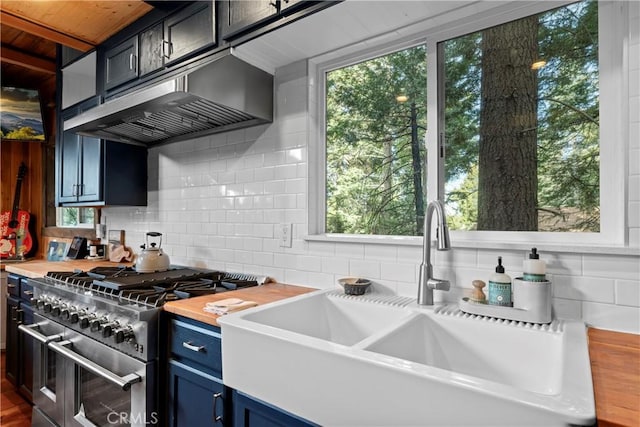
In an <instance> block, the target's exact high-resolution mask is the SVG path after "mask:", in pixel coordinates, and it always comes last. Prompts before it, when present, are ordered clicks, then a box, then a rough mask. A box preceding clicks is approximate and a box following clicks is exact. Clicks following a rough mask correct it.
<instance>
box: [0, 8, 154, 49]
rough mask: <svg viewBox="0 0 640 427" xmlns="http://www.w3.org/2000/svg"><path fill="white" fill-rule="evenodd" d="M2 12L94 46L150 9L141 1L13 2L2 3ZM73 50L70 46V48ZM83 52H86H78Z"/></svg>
mask: <svg viewBox="0 0 640 427" xmlns="http://www.w3.org/2000/svg"><path fill="white" fill-rule="evenodd" d="M0 7H1V10H2V11H3V12H6V13H9V14H11V15H13V16H17V17H23V18H24V19H25V20H27V21H29V22H31V23H34V24H38V25H40V26H42V27H45V28H50V29H54V30H56V31H57V32H59V33H62V34H65V35H68V36H70V37H72V38H74V39H78V40H82V41H84V42H85V43H89V44H92V45H98V44H100V43H102V42H103V41H105V40H106V39H107V38H109V37H110V36H111V35H113V34H115V33H117V32H118V31H119V30H121V29H122V28H124V27H126V26H127V25H129V24H130V23H132V22H133V21H135V20H137V19H138V18H140V17H141V16H143V15H145V14H146V13H147V12H149V11H151V10H152V9H153V6H151V5H149V4H147V3H145V2H144V1H141V0H128V1H105V0H103V1H73V0H72V1H13V0H2V3H1V4H0ZM71 47H73V46H71ZM78 50H82V51H86V50H87V49H78Z"/></svg>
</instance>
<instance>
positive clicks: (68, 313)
mask: <svg viewBox="0 0 640 427" xmlns="http://www.w3.org/2000/svg"><path fill="white" fill-rule="evenodd" d="M73 316H75V319H76V320H75V322H77V321H78V313H77V312H76V311H75V310H74V309H73V308H70V307H66V308H63V309H62V310H61V311H60V317H62V319H63V320H70V321H71V322H72V323H75V322H74V321H73Z"/></svg>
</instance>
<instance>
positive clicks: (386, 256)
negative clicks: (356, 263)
mask: <svg viewBox="0 0 640 427" xmlns="http://www.w3.org/2000/svg"><path fill="white" fill-rule="evenodd" d="M397 257H398V248H397V247H396V246H391V245H377V244H366V245H364V258H365V259H370V260H395V259H397Z"/></svg>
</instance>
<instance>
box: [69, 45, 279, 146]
mask: <svg viewBox="0 0 640 427" xmlns="http://www.w3.org/2000/svg"><path fill="white" fill-rule="evenodd" d="M272 120H273V76H272V75H270V74H269V73H267V72H265V71H262V70H260V69H258V68H256V67H254V66H252V65H250V64H248V63H246V62H244V61H242V60H241V59H239V58H237V57H235V56H233V54H232V51H231V50H229V51H227V53H226V54H223V55H221V56H218V57H216V59H214V60H212V61H210V62H207V63H205V64H204V65H202V66H199V67H197V68H193V69H191V70H189V71H186V72H185V73H184V74H179V75H177V76H176V75H174V76H172V77H171V78H169V79H167V80H163V81H160V82H157V83H155V84H151V85H149V86H147V87H144V88H142V89H138V90H135V91H133V92H130V93H127V94H124V95H122V96H121V97H118V98H115V99H112V100H108V101H107V102H105V103H104V104H101V105H99V106H97V107H95V108H92V109H90V110H87V111H85V112H84V113H82V114H80V115H78V116H75V117H73V118H71V119H69V120H66V121H65V122H64V126H63V128H64V131H65V132H66V131H71V132H75V133H78V134H81V135H87V136H94V137H98V138H103V139H109V140H113V141H122V142H130V143H141V144H145V145H156V144H164V143H168V142H176V141H181V140H185V139H191V138H196V137H199V136H203V135H208V134H212V133H217V132H223V131H227V130H232V129H238V128H242V127H248V126H254V125H258V124H263V123H269V122H271V121H272Z"/></svg>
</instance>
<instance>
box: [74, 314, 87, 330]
mask: <svg viewBox="0 0 640 427" xmlns="http://www.w3.org/2000/svg"><path fill="white" fill-rule="evenodd" d="M76 316H77V315H76ZM72 322H73V320H72ZM76 322H79V323H80V327H81V328H82V329H87V328H88V327H89V317H88V316H82V317H80V318H79V319H78V320H76Z"/></svg>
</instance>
